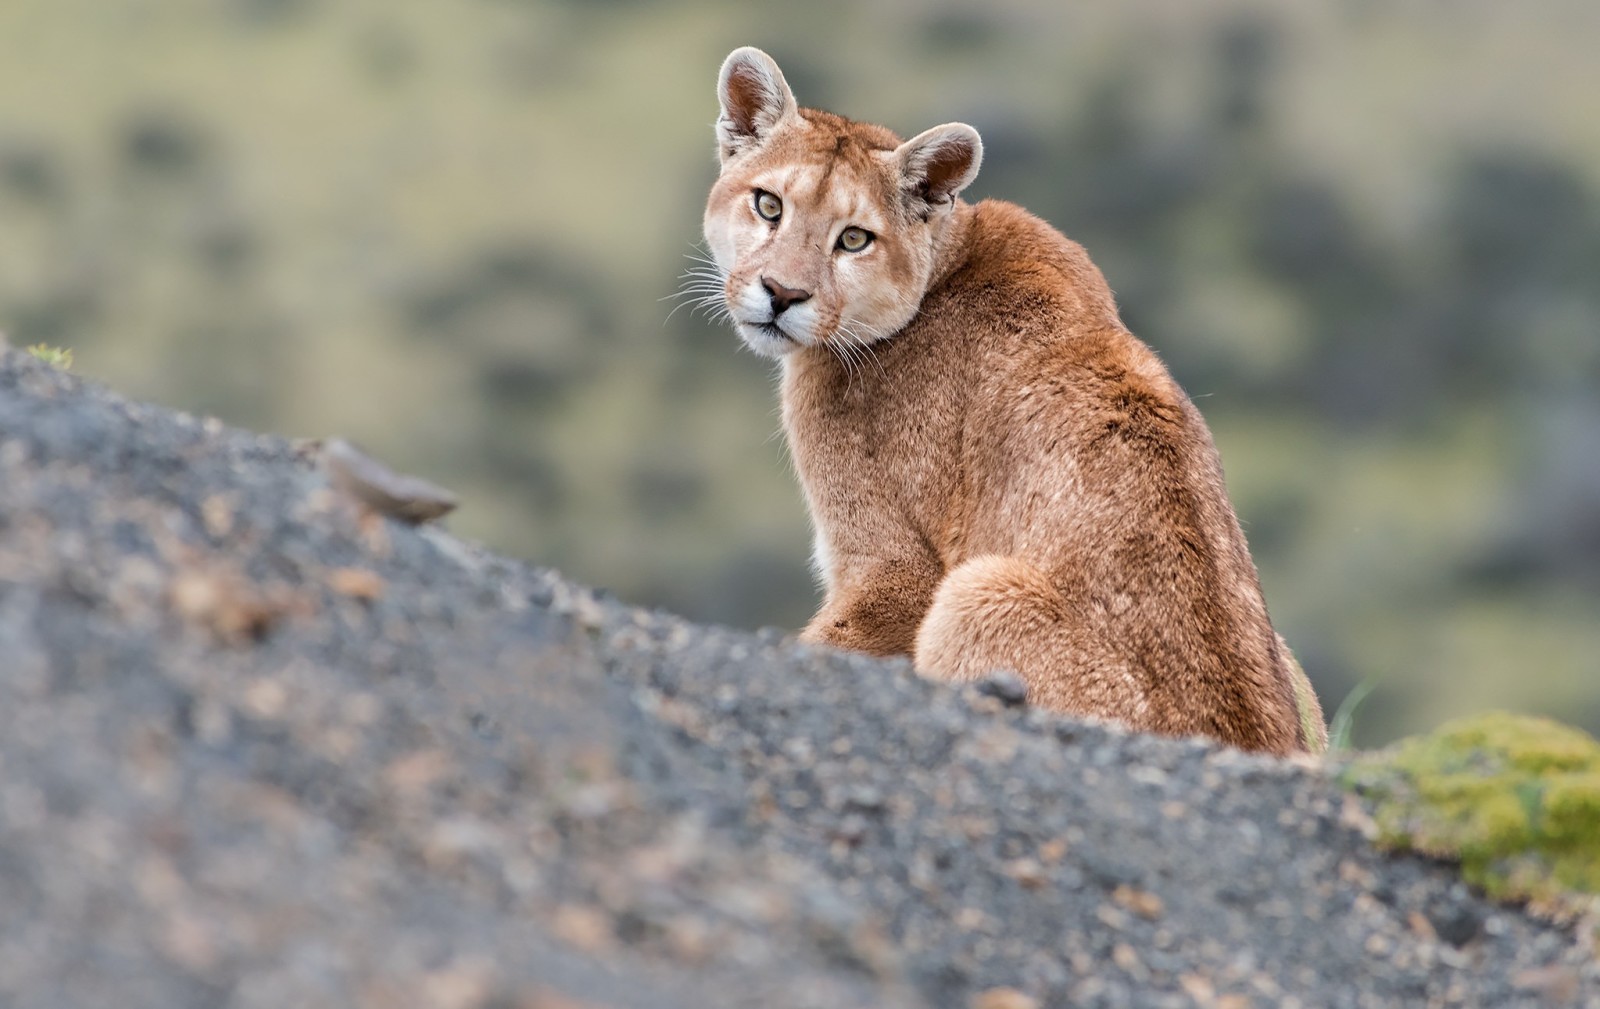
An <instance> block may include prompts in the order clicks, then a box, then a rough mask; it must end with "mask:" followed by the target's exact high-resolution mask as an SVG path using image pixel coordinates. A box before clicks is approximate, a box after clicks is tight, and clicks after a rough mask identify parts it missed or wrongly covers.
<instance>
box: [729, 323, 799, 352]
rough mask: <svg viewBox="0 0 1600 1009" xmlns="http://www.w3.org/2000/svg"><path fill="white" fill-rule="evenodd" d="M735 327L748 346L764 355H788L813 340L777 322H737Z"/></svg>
mask: <svg viewBox="0 0 1600 1009" xmlns="http://www.w3.org/2000/svg"><path fill="white" fill-rule="evenodd" d="M734 329H736V330H737V331H738V333H739V339H741V340H743V341H744V344H745V346H746V347H749V348H750V349H751V350H753V351H755V352H756V353H757V354H760V355H761V356H762V357H771V358H780V357H787V356H788V355H790V354H793V353H794V352H795V351H797V350H800V349H801V348H803V347H808V346H810V345H811V344H812V343H813V342H815V341H813V340H811V339H810V338H809V337H807V336H805V335H803V334H800V333H795V332H792V331H790V330H789V329H787V328H784V327H782V326H780V325H778V324H777V323H775V322H736V323H734Z"/></svg>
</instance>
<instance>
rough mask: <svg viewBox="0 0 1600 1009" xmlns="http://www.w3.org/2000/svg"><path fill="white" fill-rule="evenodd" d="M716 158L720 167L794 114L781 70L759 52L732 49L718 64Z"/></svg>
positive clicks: (791, 98) (790, 94) (795, 107)
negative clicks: (720, 113)
mask: <svg viewBox="0 0 1600 1009" xmlns="http://www.w3.org/2000/svg"><path fill="white" fill-rule="evenodd" d="M717 101H719V102H721V103H722V115H721V116H720V117H719V118H718V119H717V156H718V157H720V158H721V159H722V161H723V163H724V164H726V163H727V162H728V161H729V160H730V159H731V158H734V157H737V156H738V155H740V154H742V153H744V152H745V151H747V150H750V149H752V148H755V147H759V146H760V145H761V144H763V143H765V142H766V140H767V138H768V137H770V136H771V135H772V131H773V130H774V129H776V128H777V126H778V124H779V123H781V122H783V121H784V120H785V119H787V118H788V117H790V116H792V115H794V114H795V113H796V111H797V106H796V105H795V101H794V94H793V92H791V91H790V90H789V84H788V82H787V81H785V80H784V79H783V71H782V70H779V69H778V64H776V63H774V62H773V61H772V57H771V56H768V55H767V54H766V53H764V52H762V51H761V50H759V49H756V48H753V47H751V46H745V47H744V48H742V49H735V50H734V51H733V52H731V53H729V54H728V58H727V59H725V60H723V61H722V73H721V74H719V75H718V76H717Z"/></svg>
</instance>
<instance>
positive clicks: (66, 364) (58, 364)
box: [28, 343, 72, 370]
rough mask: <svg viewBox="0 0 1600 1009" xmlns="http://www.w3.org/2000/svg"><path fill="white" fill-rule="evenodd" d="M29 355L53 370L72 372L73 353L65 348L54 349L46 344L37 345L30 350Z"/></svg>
mask: <svg viewBox="0 0 1600 1009" xmlns="http://www.w3.org/2000/svg"><path fill="white" fill-rule="evenodd" d="M28 353H30V354H32V355H33V356H34V357H37V358H38V359H39V360H41V361H43V362H44V363H45V364H48V365H50V366H51V367H52V368H61V369H62V370H71V368H72V351H71V350H69V349H67V348H65V347H52V346H50V345H49V344H46V343H36V344H34V345H33V346H31V347H29V348H28Z"/></svg>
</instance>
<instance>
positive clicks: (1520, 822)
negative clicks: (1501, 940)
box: [1344, 712, 1600, 901]
mask: <svg viewBox="0 0 1600 1009" xmlns="http://www.w3.org/2000/svg"><path fill="white" fill-rule="evenodd" d="M1344 780H1345V782H1346V784H1348V785H1350V786H1352V787H1354V788H1355V789H1356V790H1357V791H1358V792H1360V793H1361V794H1362V795H1363V796H1365V797H1366V798H1368V799H1369V800H1371V802H1372V803H1373V806H1374V808H1373V817H1374V819H1375V820H1376V822H1377V826H1378V840H1379V841H1380V842H1381V843H1383V844H1386V845H1390V846H1392V847H1398V848H1408V849H1413V850H1416V851H1420V852H1423V853H1425V854H1429V855H1434V856H1439V857H1445V858H1452V859H1458V860H1459V861H1460V863H1461V869H1462V873H1463V875H1464V876H1465V877H1466V879H1467V881H1468V882H1470V883H1473V884H1475V885H1477V886H1479V887H1481V888H1482V889H1483V890H1484V891H1485V892H1486V893H1488V894H1489V895H1491V896H1494V897H1501V898H1507V899H1517V900H1522V899H1529V900H1536V901H1559V900H1561V899H1562V898H1563V895H1570V894H1573V893H1580V894H1591V895H1600V743H1597V742H1596V741H1595V740H1594V739H1593V738H1592V737H1591V736H1589V735H1587V734H1585V733H1583V732H1581V731H1579V730H1577V729H1574V728H1571V727H1570V726H1566V725H1562V724H1560V723H1558V722H1553V721H1550V720H1548V719H1543V718H1532V717H1528V716H1524V715H1512V714H1506V713H1502V712H1493V713H1489V714H1484V715H1478V716H1475V717H1473V718H1468V719H1465V720H1462V721H1459V722H1452V723H1450V724H1448V725H1446V726H1444V727H1443V728H1440V729H1439V730H1437V731H1436V732H1433V733H1431V734H1429V735H1426V736H1418V737H1414V738H1411V739H1407V740H1403V741H1402V742H1400V743H1398V744H1396V745H1395V746H1393V747H1390V748H1389V749H1387V750H1383V751H1380V752H1377V753H1372V754H1367V755H1364V756H1361V757H1359V758H1357V759H1356V760H1354V761H1352V762H1351V763H1350V764H1349V766H1348V767H1347V768H1346V770H1345V772H1344Z"/></svg>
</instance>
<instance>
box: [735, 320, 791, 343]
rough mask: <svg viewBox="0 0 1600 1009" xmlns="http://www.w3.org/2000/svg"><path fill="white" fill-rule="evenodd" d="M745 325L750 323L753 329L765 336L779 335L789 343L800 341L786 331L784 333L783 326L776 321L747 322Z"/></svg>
mask: <svg viewBox="0 0 1600 1009" xmlns="http://www.w3.org/2000/svg"><path fill="white" fill-rule="evenodd" d="M747 325H751V326H752V327H753V328H754V329H756V330H757V331H759V332H761V333H764V334H766V335H767V336H776V337H781V338H782V339H785V340H788V341H789V342H790V343H799V342H800V341H799V340H796V339H795V338H794V337H792V336H790V335H789V334H788V333H785V332H784V331H783V327H782V326H779V325H778V324H777V322H776V321H774V322H757V323H747Z"/></svg>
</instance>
